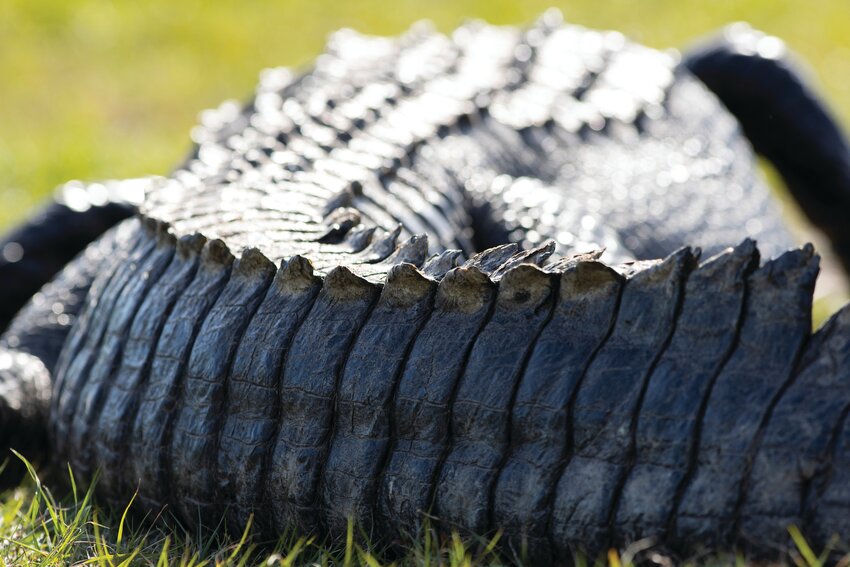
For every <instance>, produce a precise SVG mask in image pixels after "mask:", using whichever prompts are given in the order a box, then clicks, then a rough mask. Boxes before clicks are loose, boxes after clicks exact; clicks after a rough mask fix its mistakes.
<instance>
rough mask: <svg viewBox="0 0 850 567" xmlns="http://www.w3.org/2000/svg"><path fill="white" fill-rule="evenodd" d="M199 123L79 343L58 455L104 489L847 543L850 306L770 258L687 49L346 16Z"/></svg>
mask: <svg viewBox="0 0 850 567" xmlns="http://www.w3.org/2000/svg"><path fill="white" fill-rule="evenodd" d="M193 138H194V139H195V141H196V142H197V144H198V145H197V148H196V151H195V152H194V153H193V155H192V156H191V157H190V158H189V159H188V160H187V161H186V163H185V164H184V165H183V166H182V167H180V168H179V169H178V170H177V171H176V172H175V173H174V174H173V175H172V176H171V177H169V178H168V179H154V180H151V184H150V188H149V190H148V193H147V197H146V200H145V203H144V205H143V207H142V213H141V218H139V219H133V220H130V221H126V222H125V223H124V224H123V225H121V226H120V227H119V228H118V229H117V230H115V231H113V232H112V233H110V235H109V236H108V238H109V239H111V242H112V243H113V248H112V249H111V250H112V252H111V253H110V255H109V257H108V258H106V259H105V260H104V261H103V266H102V269H100V270H99V272H98V274H97V277H96V278H95V279H94V281H93V283H92V286H91V290H90V292H89V294H88V298H87V300H86V302H85V303H84V304H83V306H82V308H81V311H80V314H79V316H78V317H77V318H76V320H75V322H74V325H73V327H72V328H71V331H70V333H69V336H68V338H67V340H66V341H65V345H64V349H63V351H62V354H61V356H60V358H59V361H58V363H57V365H56V373H55V374H56V384H55V387H54V392H53V399H52V407H51V435H52V438H53V440H54V443H55V447H56V449H57V451H58V453H59V455H60V456H61V457H62V458H63V459H67V460H69V461H70V463H71V464H72V466H73V469H74V471H75V473H76V474H78V475H79V476H80V477H81V478H82V479H90V478H91V477H92V475H93V474H94V473H95V471H96V470H98V469H101V470H102V472H103V475H102V480H101V483H100V486H99V488H100V490H101V491H102V493H103V494H104V495H105V496H106V497H107V498H110V499H114V500H116V501H121V500H125V499H126V498H127V495H128V494H130V493H131V492H132V491H133V489H135V488H136V487H138V491H139V495H140V498H141V500H142V502H143V503H144V505H145V506H146V507H147V508H149V509H151V508H157V507H161V506H163V505H170V506H171V507H172V509H174V510H175V511H176V512H177V513H178V514H179V515H180V516H181V517H182V518H183V519H184V520H186V521H188V522H197V521H198V520H199V519H200V520H201V521H203V522H208V523H212V524H214V523H215V522H216V521H217V520H218V519H219V518H220V517H221V516H222V515H223V514H227V516H228V518H229V520H230V521H229V523H228V525H229V526H231V527H237V528H238V526H243V525H244V524H245V523H246V522H247V520H248V517H249V515H250V514H254V515H255V518H256V521H257V523H258V525H259V526H260V527H261V529H263V530H266V531H267V532H269V533H279V532H280V531H281V530H284V529H285V528H286V527H288V526H293V525H294V526H297V527H299V528H300V529H302V530H305V531H310V532H316V533H329V534H331V535H338V534H340V533H341V532H344V527H345V525H346V521H347V519H348V518H350V517H353V518H354V519H355V520H356V521H357V522H358V524H359V525H360V526H362V527H363V528H364V529H366V530H367V531H370V532H372V533H374V534H388V535H389V537H393V536H396V535H403V534H405V533H411V532H415V531H416V530H417V529H418V527H419V526H420V525H421V522H422V520H423V518H424V517H425V515H426V514H428V513H429V514H430V515H431V516H432V517H433V518H435V519H434V520H433V521H434V522H435V523H436V524H437V525H438V526H439V527H440V528H441V529H445V530H450V529H459V530H461V531H465V532H472V533H477V534H483V533H488V532H490V531H494V530H496V529H502V530H504V533H505V535H506V540H507V541H508V542H510V544H512V545H516V546H520V545H524V544H525V543H527V542H533V543H534V546H533V548H534V549H535V550H539V551H537V552H536V553H539V557H540V558H541V560H543V559H546V558H550V559H551V558H552V557H553V554H556V555H563V554H566V553H569V552H570V551H571V550H574V549H579V548H581V549H586V550H589V551H597V550H599V549H601V548H603V547H604V546H605V545H609V544H611V543H614V542H621V541H626V540H633V539H635V538H640V537H645V536H658V537H662V538H665V539H666V541H668V542H689V545H690V544H696V543H702V544H706V545H710V546H721V545H730V544H731V543H733V542H734V541H736V540H739V539H745V540H752V541H754V542H757V543H760V544H768V545H782V543H783V542H784V540H785V537H784V533H785V532H784V529H785V527H786V525H787V524H788V523H799V524H801V525H805V526H806V527H807V529H808V530H809V531H810V532H811V533H816V534H818V537H826V536H828V535H829V534H828V533H826V532H827V530H828V529H837V530H838V531H839V532H840V533H842V534H843V535H845V536H846V535H850V533H848V527H850V526H848V525H846V520H844V522H845V523H844V524H842V523H841V520H839V519H838V518H839V517H840V510H842V509H843V508H842V507H843V506H846V505H847V503H848V502H850V500H848V498H847V492H846V489H845V487H846V483H844V484H842V483H841V478H839V477H841V475H842V474H843V473H840V472H839V471H837V470H836V469H834V468H833V467H831V466H830V465H831V464H832V462H833V460H837V459H839V458H841V459H846V458H847V455H846V452H841V451H844V447H845V445H846V443H844V436H846V435H845V432H844V428H845V425H844V423H845V417H846V415H847V407H845V406H846V400H847V399H848V396H847V395H846V394H845V392H846V389H847V387H848V385H847V384H846V380H842V379H840V378H839V377H837V376H836V375H835V373H834V372H833V370H831V369H834V368H835V367H836V365H837V366H839V367H841V365H842V364H843V363H844V362H845V358H846V357H847V356H848V354H847V353H848V350H847V346H846V344H847V340H846V339H847V336H848V335H847V333H846V329H844V327H846V326H847V325H848V321H850V320H848V317H847V314H846V312H843V313H842V314H840V315H839V316H837V318H836V319H835V320H834V321H832V322H831V323H830V324H829V325H827V327H826V328H825V329H823V330H822V331H820V332H819V333H818V334H817V335H816V336H815V337H813V338H812V337H811V334H810V328H811V319H810V311H811V293H812V288H813V285H814V279H815V276H816V273H817V264H818V261H817V257H816V256H814V254H813V251H812V249H811V247H806V248H803V249H799V250H794V251H791V252H787V253H784V254H781V255H780V254H779V253H780V252H781V251H782V250H785V249H787V248H789V247H790V244H791V240H790V238H789V237H788V235H787V233H786V232H785V229H784V228H783V227H782V224H781V221H780V218H779V216H778V213H777V211H776V208H775V207H774V205H773V204H772V203H771V201H770V199H769V197H768V194H767V191H766V189H765V186H764V184H763V183H762V181H761V180H760V178H759V177H758V175H757V174H756V172H755V170H754V167H753V159H752V154H751V150H750V149H749V146H748V144H747V142H746V141H745V140H744V139H743V138H742V137H741V136H740V134H739V131H738V127H737V125H736V122H735V121H734V119H732V118H731V116H729V115H728V114H727V113H726V112H725V111H724V110H723V109H722V107H721V106H720V105H719V103H718V102H717V101H716V99H715V98H714V97H713V96H712V95H711V94H710V93H708V91H706V89H705V88H703V87H702V86H701V84H700V83H699V82H697V81H696V80H695V79H694V78H692V77H691V76H690V75H689V74H688V72H687V71H685V70H683V69H681V68H680V67H678V66H677V64H676V57H675V56H674V55H672V54H669V53H661V52H657V51H653V50H650V49H647V48H644V47H640V46H637V45H635V44H632V43H630V42H627V41H626V40H624V39H623V38H622V36H620V35H619V34H615V33H600V32H595V31H589V30H585V29H583V28H579V27H576V26H569V25H563V24H562V23H561V22H560V21H558V20H557V18H554V17H553V16H552V15H551V14H547V15H546V16H544V17H543V18H542V19H541V21H540V22H538V24H536V25H535V26H532V27H531V28H529V29H526V30H520V29H516V28H497V27H491V26H487V25H484V24H479V23H473V24H468V25H466V26H464V27H462V28H459V29H458V30H457V31H456V32H455V33H454V34H453V35H452V36H451V37H445V36H443V35H440V34H436V33H433V32H430V31H425V30H422V29H416V30H414V31H412V32H410V33H408V34H407V35H405V36H403V37H401V38H398V39H382V38H367V37H363V36H360V35H357V34H355V33H354V32H350V31H343V32H339V33H338V34H336V35H334V36H333V38H332V39H331V41H330V44H329V47H328V51H327V52H326V53H325V54H324V55H322V56H321V57H320V58H319V59H317V61H316V64H315V66H314V68H313V69H312V70H310V71H309V72H307V73H305V74H302V75H293V74H291V73H290V72H288V71H285V70H279V69H278V70H271V71H268V72H266V73H265V74H264V75H263V78H262V80H261V82H260V85H259V86H258V89H257V93H256V96H255V98H254V99H253V101H252V102H251V103H250V104H248V105H247V106H245V107H244V108H242V109H239V108H238V107H235V106H233V105H225V106H223V107H222V108H220V109H218V110H217V111H215V112H211V113H208V114H207V115H206V118H205V121H204V123H203V124H201V126H199V127H198V128H197V129H196V130H195V131H194V132H193ZM750 237H752V238H755V239H758V240H759V242H760V245H761V250H762V253H763V254H764V255H765V256H766V257H767V258H769V260H768V261H766V262H765V263H764V264H763V265H761V267H760V260H759V253H758V251H757V250H756V247H755V244H754V243H753V241H752V240H750V239H749V238H750ZM739 242H741V243H740V244H738V245H737V246H736V247H735V248H733V249H726V247H727V246H728V245H729V244H735V243H739ZM686 243H687V244H693V245H700V246H702V247H703V249H705V250H706V251H707V252H708V253H707V254H706V256H709V255H711V254H714V253H717V254H718V255H716V256H713V257H712V258H710V259H708V260H706V261H703V262H702V263H700V261H699V256H700V252H699V250H698V249H694V248H687V247H685V248H683V247H682V246H683V245H684V244H686ZM602 249H604V250H605V252H604V255H602V258H603V259H605V261H606V262H607V263H603V262H602V261H601V260H600V255H601V254H602ZM576 254H578V255H576ZM656 257H665V259H664V260H660V261H659V260H655V261H638V262H634V261H635V260H643V259H647V258H656ZM623 262H627V263H625V264H623ZM612 266H613V267H612ZM844 367H845V368H846V366H844ZM827 382H828V383H829V388H830V392H832V393H831V394H830V395H829V396H827V395H826V394H825V393H824V386H825V385H826V383H827ZM838 392H840V394H838ZM827 398H829V399H827ZM820 401H822V402H823V403H821V404H817V403H815V402H820ZM788 439H795V441H794V442H793V443H789V442H788ZM839 449H840V451H839ZM834 452H835V454H836V455H837V456H836V457H835V458H834V459H833V456H832V455H833V453H834ZM789 455H793V458H792V457H789ZM777 485H781V488H775V486H777ZM811 487H818V488H817V490H815V489H813V488H811Z"/></svg>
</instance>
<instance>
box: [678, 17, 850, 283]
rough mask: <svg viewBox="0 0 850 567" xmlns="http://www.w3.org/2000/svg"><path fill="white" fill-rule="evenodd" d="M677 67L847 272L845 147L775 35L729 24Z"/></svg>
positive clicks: (848, 168) (849, 198)
mask: <svg viewBox="0 0 850 567" xmlns="http://www.w3.org/2000/svg"><path fill="white" fill-rule="evenodd" d="M684 65H685V66H686V67H687V68H688V69H689V70H690V71H691V72H693V73H694V74H695V75H696V76H697V77H698V78H699V79H700V80H702V81H703V82H704V83H705V84H706V86H708V88H709V89H711V90H712V91H713V92H714V94H716V95H717V96H718V98H720V100H721V101H722V102H723V104H725V105H726V107H727V108H728V109H729V110H730V111H731V112H732V114H734V115H735V117H736V118H737V119H738V121H740V123H741V126H742V127H743V129H744V133H745V134H746V135H747V137H748V138H749V140H750V142H751V143H752V144H753V147H754V149H755V151H756V152H758V153H759V154H761V155H763V156H764V157H766V158H767V159H768V160H770V161H771V162H772V163H773V165H774V166H775V167H776V169H777V170H778V171H779V173H780V174H781V175H782V178H783V179H784V181H785V183H786V185H787V186H788V189H789V190H790V191H791V193H792V194H793V195H794V198H795V199H796V200H797V202H798V203H799V204H800V206H801V207H802V209H803V211H804V212H805V213H806V215H808V217H809V219H811V221H812V222H813V223H814V224H815V225H817V226H818V227H819V228H820V229H821V230H823V231H824V232H825V233H826V234H827V236H828V237H829V238H830V240H831V241H832V246H833V248H834V249H835V251H836V253H837V254H838V255H839V257H840V258H841V261H842V262H843V264H844V268H845V270H850V222H848V221H849V220H850V217H848V213H847V211H850V145H849V144H848V141H847V138H846V137H845V136H844V134H843V133H842V131H841V129H840V128H839V126H838V124H837V123H836V121H835V119H834V117H833V116H832V113H831V112H830V111H829V109H828V108H827V107H826V105H825V104H824V102H823V101H822V100H821V99H820V98H819V97H818V95H817V93H816V92H815V90H814V89H813V88H812V86H810V85H809V84H808V81H807V80H806V78H805V76H804V74H803V73H801V71H800V68H799V66H798V65H797V62H796V61H795V58H794V56H793V54H789V53H788V52H787V50H786V49H785V46H784V44H783V43H782V41H781V40H779V39H777V38H775V37H771V36H767V35H765V34H763V33H761V32H758V31H755V30H753V29H752V28H750V27H749V26H747V25H746V24H733V25H731V26H729V27H728V28H726V29H725V30H724V32H723V33H722V34H721V35H719V36H718V37H716V38H714V39H712V40H709V41H708V42H707V43H705V44H703V45H700V46H697V47H696V48H694V49H693V50H692V51H690V52H689V53H687V54H686V56H685V59H684Z"/></svg>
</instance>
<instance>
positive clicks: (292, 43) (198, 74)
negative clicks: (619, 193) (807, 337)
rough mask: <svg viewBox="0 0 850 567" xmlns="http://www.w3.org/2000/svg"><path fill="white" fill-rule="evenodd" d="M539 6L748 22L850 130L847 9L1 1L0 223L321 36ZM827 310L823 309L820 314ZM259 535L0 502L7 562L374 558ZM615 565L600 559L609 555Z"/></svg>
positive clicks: (628, 27) (669, 34) (182, 123)
mask: <svg viewBox="0 0 850 567" xmlns="http://www.w3.org/2000/svg"><path fill="white" fill-rule="evenodd" d="M551 4H560V6H561V8H562V10H563V11H564V14H565V17H566V18H567V19H568V20H570V21H574V22H578V23H582V24H585V25H588V26H592V27H599V28H613V29H618V30H621V31H623V32H625V33H626V34H627V35H629V36H631V37H633V38H634V39H636V40H638V41H641V42H644V43H647V44H649V45H653V46H657V47H669V46H684V45H687V43H688V42H689V41H691V40H692V39H694V38H696V37H699V36H700V35H703V34H706V33H709V32H711V31H713V30H715V29H717V28H719V27H720V26H722V25H724V24H725V23H727V22H730V21H734V20H748V21H750V22H752V23H753V24H754V25H755V26H757V27H760V28H762V29H764V30H766V31H768V32H771V33H774V34H776V35H779V36H780V37H783V38H784V39H786V40H787V41H788V43H789V44H790V45H791V46H792V47H793V48H795V49H796V50H797V51H798V52H799V53H801V54H802V55H803V56H804V58H805V59H806V60H807V61H808V62H809V63H810V64H811V66H812V67H813V69H814V71H815V73H816V75H817V76H818V77H819V83H820V85H821V87H822V90H823V91H824V93H825V95H826V96H827V97H828V98H829V100H830V101H831V102H832V103H833V106H834V108H835V110H836V113H837V115H838V117H839V118H840V119H841V120H842V122H843V123H845V124H850V81H848V80H847V77H850V13H848V11H847V5H846V0H817V1H804V0H796V1H792V0H747V1H739V0H713V1H711V2H706V1H705V0H698V1H696V0H641V1H640V2H638V1H636V0H606V1H605V2H599V1H598V0H570V1H561V2H553V1H552V0H524V1H522V2H516V1H509V0H431V1H429V2H423V1H421V0H398V1H395V2H392V3H387V2H385V1H378V0H363V1H349V2H339V1H329V0H322V1H320V0H278V1H276V2H260V1H257V0H223V1H217V2H212V1H205V0H179V1H175V0H146V1H144V2H118V1H106V0H2V2H0V38H2V39H0V226H6V225H8V224H9V223H11V222H13V221H14V220H16V219H19V218H21V217H22V216H24V215H25V214H26V213H27V211H28V210H29V209H30V208H31V207H33V206H34V205H36V204H37V203H38V202H39V201H41V200H42V199H44V198H45V196H46V195H48V194H49V193H50V192H51V191H52V190H53V188H54V187H55V186H56V185H58V184H60V183H62V182H64V181H66V180H68V179H74V178H79V179H97V178H109V177H128V176H137V175H144V174H151V173H153V174H162V173H166V172H167V171H168V170H169V168H170V167H171V166H172V165H173V164H174V163H176V162H177V161H178V160H179V159H180V158H181V156H182V155H183V154H184V153H185V152H186V151H187V149H188V145H189V142H188V131H189V129H190V127H191V126H192V125H193V124H194V123H195V121H196V116H197V113H198V112H199V111H200V110H202V109H204V108H207V107H210V106H215V105H217V104H218V103H219V102H221V101H222V100H223V99H226V98H237V99H243V98H245V97H246V96H247V95H248V94H249V93H250V92H251V90H252V88H253V85H254V83H255V81H256V77H257V74H258V72H259V71H260V69H262V68H263V67H268V66H277V65H302V64H305V63H306V62H309V61H310V60H311V59H312V58H313V57H314V56H315V55H316V54H317V53H318V52H319V51H320V50H321V48H322V45H323V42H324V39H325V37H326V35H327V34H328V33H329V32H330V31H332V30H334V29H337V28H339V27H342V26H349V27H354V28H356V29H358V30H360V31H364V32H370V33H376V34H394V33H397V32H399V31H401V30H403V29H405V28H407V27H408V26H409V25H410V24H411V23H412V22H414V21H416V20H418V19H422V18H429V19H432V20H434V22H435V23H436V24H437V26H438V27H439V28H440V29H442V30H449V29H451V28H453V27H454V26H456V25H457V24H458V23H459V22H461V21H462V20H463V19H464V18H466V17H470V16H473V17H482V18H485V19H487V20H490V21H492V22H495V23H518V22H527V21H530V20H531V19H533V18H534V17H535V16H536V15H537V14H539V13H540V12H542V11H543V10H544V9H545V8H546V7H548V6H550V5H551ZM836 303H837V302H836V301H835V300H833V301H831V302H829V303H823V302H821V303H820V304H819V307H818V308H819V309H820V311H821V314H820V315H818V317H819V318H820V319H823V317H824V314H827V313H828V312H829V311H832V310H833V309H834V305H835V304H836ZM129 496H130V495H128V500H129ZM122 526H124V528H123V529H122ZM256 543H258V542H254V541H253V540H252V539H250V537H249V538H248V539H247V540H246V541H244V542H241V543H240V541H239V540H236V541H233V540H231V539H228V538H226V537H224V536H221V535H215V534H213V535H206V536H203V537H199V536H198V535H197V534H187V533H184V532H183V531H181V530H180V529H179V526H177V525H175V523H174V522H173V521H167V519H165V518H163V519H160V520H157V521H156V522H152V523H146V524H139V525H131V524H128V523H126V522H122V520H121V516H120V515H118V516H115V515H110V514H109V513H108V512H106V511H104V510H103V509H101V508H99V507H97V506H95V505H94V504H93V503H92V501H91V498H90V493H85V494H79V495H78V498H75V497H74V495H73V494H70V495H68V496H63V497H61V498H59V499H58V500H57V499H56V498H54V497H53V496H52V495H51V494H50V492H49V491H48V490H47V489H45V488H44V487H42V486H41V485H39V484H38V483H36V482H34V481H30V482H27V483H24V484H23V485H21V486H20V487H19V488H17V489H16V490H14V491H12V492H10V493H8V494H7V495H5V496H4V497H3V498H0V560H2V561H3V562H5V563H7V564H15V563H16V564H26V563H35V564H45V565H51V564H52V565H64V564H69V563H74V562H79V563H81V564H94V565H121V564H123V563H122V562H125V561H128V560H129V562H130V563H137V564H141V565H201V564H204V565H215V564H219V563H220V562H222V561H223V562H224V563H228V564H237V565H238V564H240V563H239V562H240V561H244V563H243V564H268V565H289V564H292V563H293V561H294V563H298V564H310V563H311V562H315V563H317V564H319V565H323V564H327V563H331V562H337V563H342V564H345V563H346V558H348V561H349V564H363V565H374V564H375V562H374V561H375V560H374V558H372V557H371V556H370V555H368V554H367V553H366V552H364V551H363V550H361V549H360V548H357V547H355V546H354V545H353V544H351V545H349V546H348V547H345V546H343V548H342V549H341V550H337V552H336V553H331V552H329V551H327V550H323V549H322V548H320V547H318V546H317V544H316V543H315V542H308V541H305V540H303V539H299V538H298V537H297V536H295V535H293V536H291V537H287V538H284V540H283V541H281V542H277V543H271V544H269V545H270V547H269V545H267V546H264V547H262V548H257V547H253V546H254V545H255V544H256ZM486 549H487V545H486V542H485V543H484V544H482V543H481V542H473V543H468V544H465V545H464V544H461V543H460V542H459V541H458V540H451V539H450V540H448V541H445V542H437V541H434V540H432V539H428V540H425V539H423V540H422V541H417V542H413V543H412V549H411V550H410V552H409V554H408V556H407V557H405V558H404V559H403V560H401V562H400V563H401V564H404V565H467V564H470V562H471V561H472V560H473V558H475V559H476V561H477V562H478V563H483V564H489V563H492V562H494V561H498V558H496V557H495V556H494V555H493V554H492V553H485V551H486ZM482 553H484V556H483V558H482V557H481V556H480V555H481V554H482ZM293 554H294V555H293ZM231 555H233V557H232V558H231ZM807 555H808V556H809V560H811V559H813V555H812V554H810V553H809V554H807V553H804V552H803V549H802V548H801V550H800V553H798V556H799V557H798V559H799V561H801V563H800V564H813V563H811V561H809V562H806V559H805V557H806V556H807ZM269 558H271V561H270V562H268V563H264V562H265V561H266V559H269ZM290 559H292V561H290ZM626 559H627V558H626ZM623 561H624V559H623V558H621V557H619V556H616V555H614V556H612V557H611V558H610V559H609V560H608V563H609V564H611V565H619V564H621V563H622V562H623ZM717 561H718V562H724V561H726V559H724V558H718V559H717ZM733 562H734V561H733Z"/></svg>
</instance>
